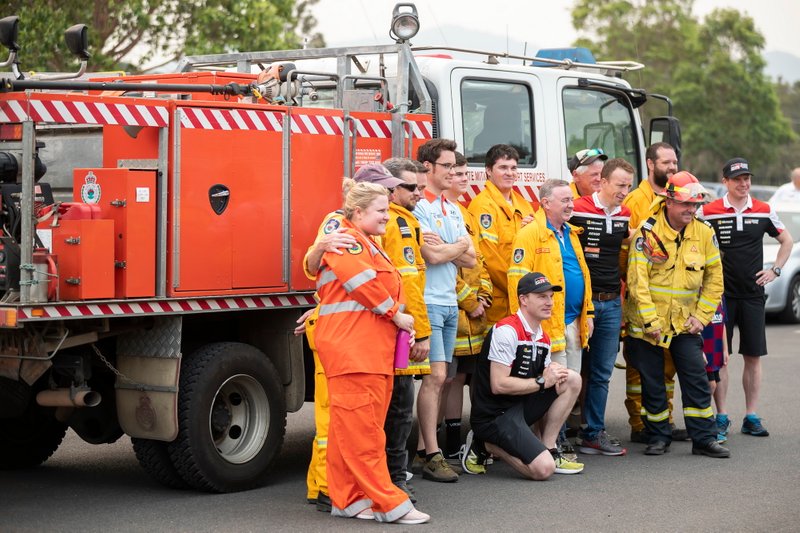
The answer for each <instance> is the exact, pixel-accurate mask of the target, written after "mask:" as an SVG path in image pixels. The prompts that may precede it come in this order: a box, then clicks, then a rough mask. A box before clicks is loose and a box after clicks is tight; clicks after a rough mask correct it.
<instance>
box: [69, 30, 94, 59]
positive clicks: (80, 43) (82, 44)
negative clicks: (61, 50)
mask: <svg viewBox="0 0 800 533" xmlns="http://www.w3.org/2000/svg"><path fill="white" fill-rule="evenodd" d="M64 41H66V43H67V48H69V51H70V52H72V55H74V56H77V57H78V59H80V60H81V61H87V60H88V59H89V57H91V56H90V54H89V29H88V28H87V27H86V24H75V25H74V26H71V27H69V28H67V31H65V32H64Z"/></svg>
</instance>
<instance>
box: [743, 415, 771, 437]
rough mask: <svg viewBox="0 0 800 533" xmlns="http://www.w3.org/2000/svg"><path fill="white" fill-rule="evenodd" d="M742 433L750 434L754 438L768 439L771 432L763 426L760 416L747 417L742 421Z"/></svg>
mask: <svg viewBox="0 0 800 533" xmlns="http://www.w3.org/2000/svg"><path fill="white" fill-rule="evenodd" d="M742 433H749V434H750V435H753V436H754V437H768V436H769V431H767V428H765V427H764V426H762V425H761V419H760V418H759V417H758V415H755V414H753V415H747V416H745V417H744V420H743V421H742Z"/></svg>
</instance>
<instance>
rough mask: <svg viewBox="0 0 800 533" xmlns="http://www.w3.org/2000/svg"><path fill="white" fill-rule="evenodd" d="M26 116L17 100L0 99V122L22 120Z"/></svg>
mask: <svg viewBox="0 0 800 533" xmlns="http://www.w3.org/2000/svg"><path fill="white" fill-rule="evenodd" d="M27 118H28V113H26V112H25V108H24V107H23V104H22V102H20V101H19V100H0V122H22V121H24V120H26V119H27Z"/></svg>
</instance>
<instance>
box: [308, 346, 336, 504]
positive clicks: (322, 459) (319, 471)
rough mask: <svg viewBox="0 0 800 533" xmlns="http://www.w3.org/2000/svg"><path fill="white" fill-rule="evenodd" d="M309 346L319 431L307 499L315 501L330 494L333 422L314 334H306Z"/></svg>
mask: <svg viewBox="0 0 800 533" xmlns="http://www.w3.org/2000/svg"><path fill="white" fill-rule="evenodd" d="M306 335H307V337H308V344H309V346H311V349H312V351H313V353H314V424H315V425H316V428H317V431H316V435H314V443H313V445H312V446H311V463H310V464H309V465H308V475H307V476H306V485H307V487H308V490H307V496H306V497H307V498H308V499H310V500H315V499H316V498H317V495H318V494H319V493H320V492H323V493H325V494H326V495H330V493H329V492H328V471H327V469H328V425H329V424H330V421H331V411H330V403H329V400H328V380H327V378H326V377H325V370H323V368H322V363H320V362H319V356H318V355H317V350H316V346H315V345H314V342H313V338H314V334H313V331H312V332H307V333H306Z"/></svg>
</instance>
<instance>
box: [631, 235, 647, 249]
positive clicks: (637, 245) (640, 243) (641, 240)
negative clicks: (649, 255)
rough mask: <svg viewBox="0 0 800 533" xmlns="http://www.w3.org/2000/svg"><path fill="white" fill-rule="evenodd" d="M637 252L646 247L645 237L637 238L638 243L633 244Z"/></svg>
mask: <svg viewBox="0 0 800 533" xmlns="http://www.w3.org/2000/svg"><path fill="white" fill-rule="evenodd" d="M633 247H634V248H635V249H636V251H637V252H641V251H642V250H643V249H644V237H639V238H638V239H636V243H635V244H634V245H633Z"/></svg>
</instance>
